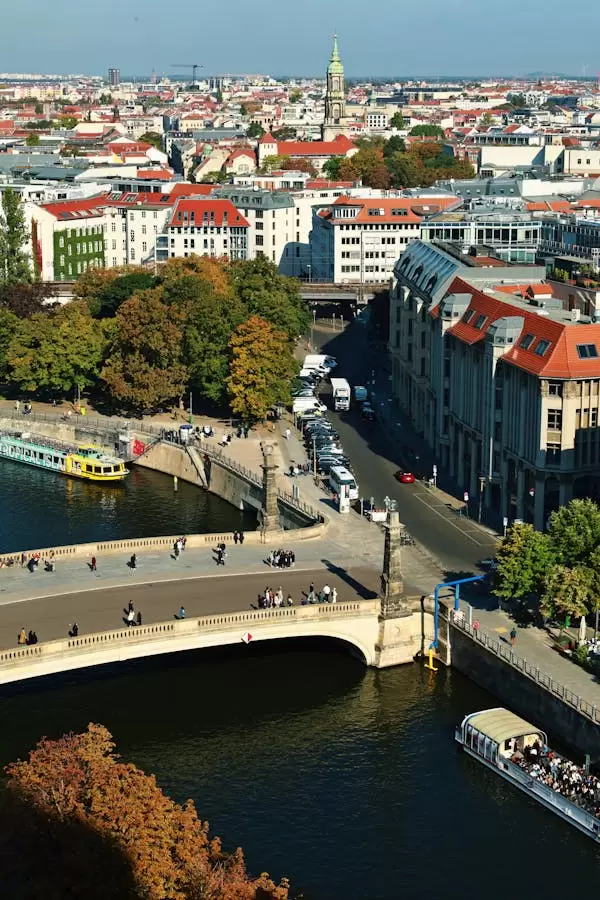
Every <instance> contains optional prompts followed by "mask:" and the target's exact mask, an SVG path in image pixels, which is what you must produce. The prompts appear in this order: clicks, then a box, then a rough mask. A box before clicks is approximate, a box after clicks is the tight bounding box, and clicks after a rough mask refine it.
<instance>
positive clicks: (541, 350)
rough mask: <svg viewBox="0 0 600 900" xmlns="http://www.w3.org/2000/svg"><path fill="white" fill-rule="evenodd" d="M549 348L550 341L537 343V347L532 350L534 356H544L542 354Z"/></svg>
mask: <svg viewBox="0 0 600 900" xmlns="http://www.w3.org/2000/svg"><path fill="white" fill-rule="evenodd" d="M549 346H550V341H544V340H541V341H538V345H537V347H536V348H535V350H534V353H535V355H536V356H544V354H545V353H546V351H547V350H548V347H549Z"/></svg>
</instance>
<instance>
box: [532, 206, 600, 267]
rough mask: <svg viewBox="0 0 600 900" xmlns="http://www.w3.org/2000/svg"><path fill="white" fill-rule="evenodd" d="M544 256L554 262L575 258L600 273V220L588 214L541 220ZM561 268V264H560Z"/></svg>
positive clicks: (575, 262)
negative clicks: (565, 258)
mask: <svg viewBox="0 0 600 900" xmlns="http://www.w3.org/2000/svg"><path fill="white" fill-rule="evenodd" d="M541 225H542V232H541V239H540V247H539V250H540V255H541V256H543V257H544V258H546V259H548V260H549V262H552V261H553V260H556V259H561V258H564V257H571V258H572V261H573V265H572V266H570V268H571V269H573V268H575V267H576V265H577V260H581V263H584V264H588V265H592V266H593V267H594V268H595V269H596V271H600V221H599V220H597V219H591V218H589V217H588V216H587V215H586V216H581V215H577V214H573V215H557V216H553V217H550V216H547V217H544V218H542V220H541ZM557 265H558V267H559V268H560V263H557Z"/></svg>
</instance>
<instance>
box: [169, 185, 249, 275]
mask: <svg viewBox="0 0 600 900" xmlns="http://www.w3.org/2000/svg"><path fill="white" fill-rule="evenodd" d="M248 231H249V225H248V222H247V220H246V219H245V218H244V217H243V216H242V215H241V213H240V212H239V211H238V210H237V209H236V208H235V206H234V205H233V203H231V201H230V200H221V199H214V198H212V197H210V198H202V199H198V198H190V197H181V198H180V199H179V200H177V202H176V203H175V206H174V207H173V209H172V212H171V215H170V217H169V221H168V223H167V227H166V231H165V234H164V235H161V236H160V238H159V240H158V243H157V258H158V259H159V260H164V259H167V258H169V257H170V258H172V257H176V256H193V255H197V256H212V257H225V258H228V259H232V260H235V259H248Z"/></svg>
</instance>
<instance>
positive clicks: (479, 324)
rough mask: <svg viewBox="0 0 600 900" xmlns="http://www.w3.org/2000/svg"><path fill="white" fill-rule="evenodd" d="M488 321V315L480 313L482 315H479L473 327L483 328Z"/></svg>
mask: <svg viewBox="0 0 600 900" xmlns="http://www.w3.org/2000/svg"><path fill="white" fill-rule="evenodd" d="M487 320H488V317H487V316H486V315H484V314H483V313H480V315H478V316H477V318H476V319H475V325H474V326H473V327H474V328H483V326H484V325H485V323H486V322H487Z"/></svg>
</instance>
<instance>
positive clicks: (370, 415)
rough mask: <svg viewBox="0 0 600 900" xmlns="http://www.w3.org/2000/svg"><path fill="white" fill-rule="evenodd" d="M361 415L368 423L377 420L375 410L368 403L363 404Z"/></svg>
mask: <svg viewBox="0 0 600 900" xmlns="http://www.w3.org/2000/svg"><path fill="white" fill-rule="evenodd" d="M360 414H361V416H362V417H363V419H366V420H367V421H368V422H372V421H373V420H374V419H375V410H374V409H373V407H372V406H369V404H368V403H363V405H362V409H361V411H360Z"/></svg>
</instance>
